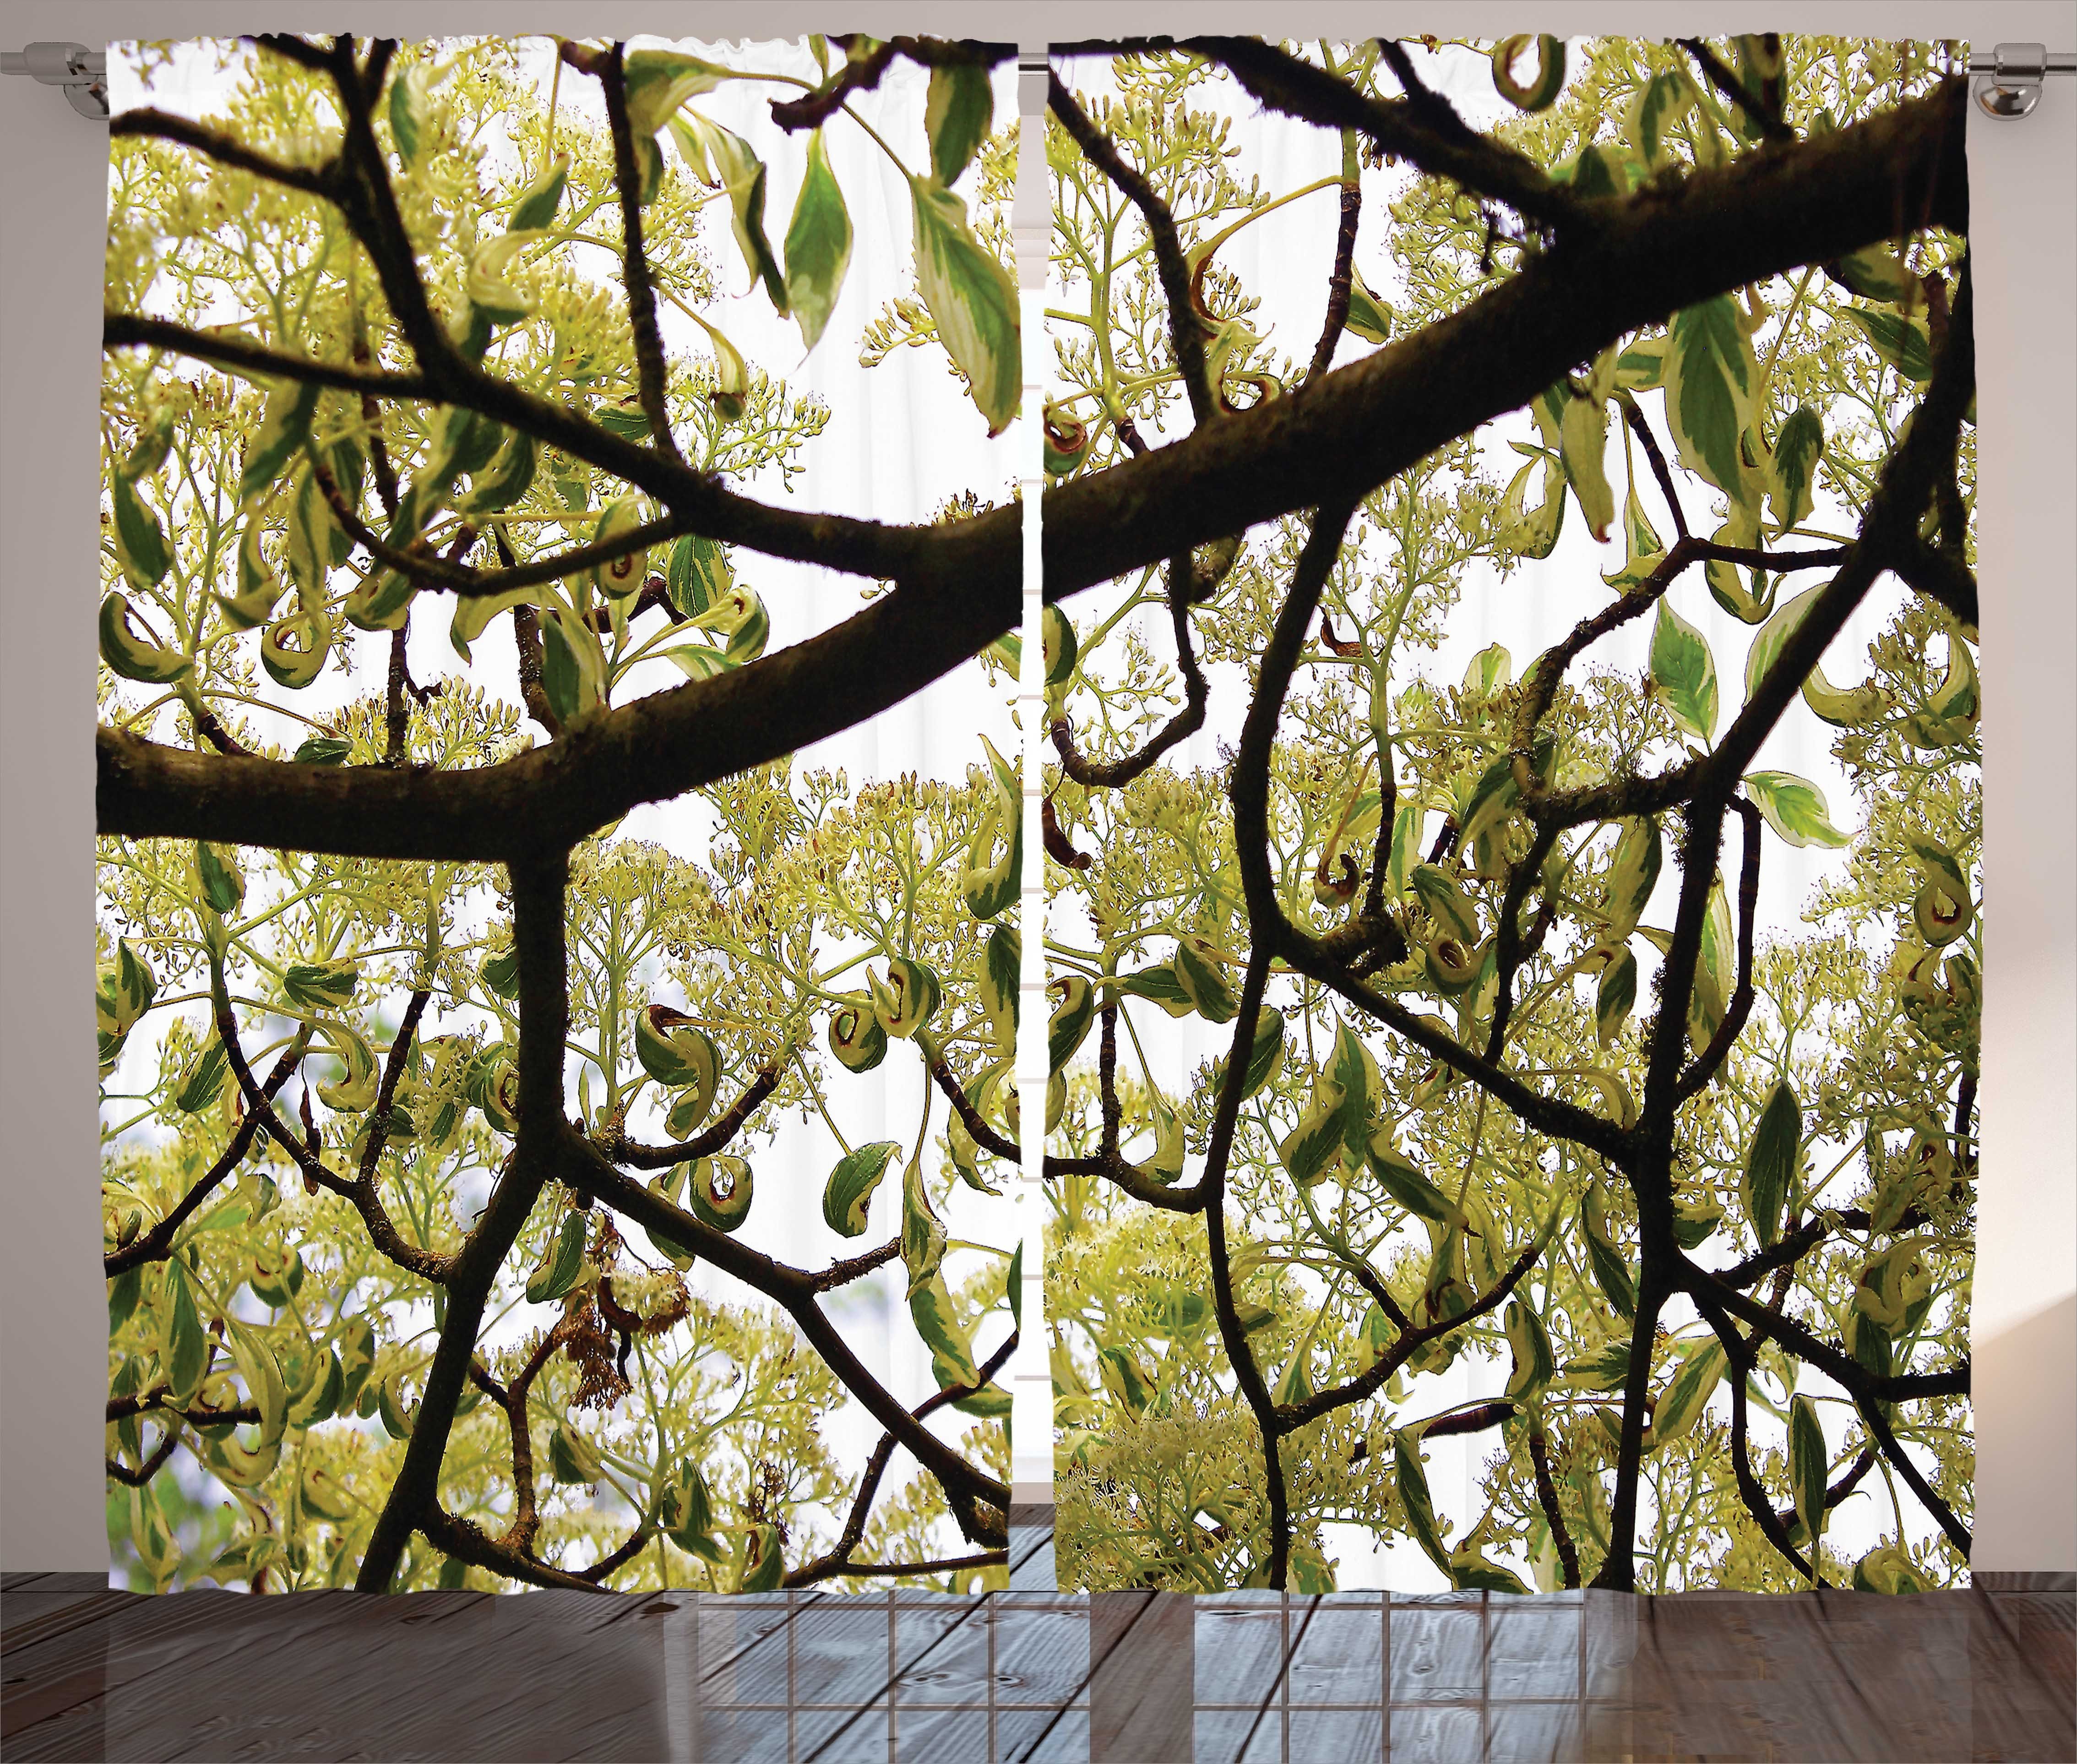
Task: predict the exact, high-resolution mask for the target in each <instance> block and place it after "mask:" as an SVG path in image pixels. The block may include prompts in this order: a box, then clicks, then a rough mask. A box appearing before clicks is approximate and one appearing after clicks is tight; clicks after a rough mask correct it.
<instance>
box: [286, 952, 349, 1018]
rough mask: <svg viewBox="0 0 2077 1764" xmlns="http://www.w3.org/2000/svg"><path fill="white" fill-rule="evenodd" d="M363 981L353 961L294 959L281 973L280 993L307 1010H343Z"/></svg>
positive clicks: (291, 1002) (293, 1003)
mask: <svg viewBox="0 0 2077 1764" xmlns="http://www.w3.org/2000/svg"><path fill="white" fill-rule="evenodd" d="M359 985H360V969H359V968H358V967H355V966H354V964H353V963H352V962H291V963H289V966H288V967H287V968H286V969H285V970H284V971H283V972H282V975H281V996H282V997H283V998H285V999H286V1000H287V1001H289V1003H290V1004H291V1005H301V1006H302V1008H303V1009H306V1010H314V1011H336V1010H343V1009H345V1007H346V1005H348V1002H349V1001H351V1000H352V997H353V994H354V989H355V988H356V987H357V986H359Z"/></svg>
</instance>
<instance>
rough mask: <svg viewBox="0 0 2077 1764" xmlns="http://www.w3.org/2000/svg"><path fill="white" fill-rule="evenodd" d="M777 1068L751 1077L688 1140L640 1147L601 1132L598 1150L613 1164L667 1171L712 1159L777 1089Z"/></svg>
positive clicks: (620, 1135) (765, 1068)
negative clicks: (701, 1130)
mask: <svg viewBox="0 0 2077 1764" xmlns="http://www.w3.org/2000/svg"><path fill="white" fill-rule="evenodd" d="M778 1085H779V1071H778V1068H777V1067H774V1066H767V1067H764V1069H763V1070H761V1071H760V1072H759V1073H758V1075H756V1076H755V1078H753V1079H751V1081H750V1083H749V1084H748V1085H747V1086H746V1087H745V1088H744V1090H743V1094H742V1095H741V1096H739V1097H737V1098H736V1099H735V1104H734V1105H733V1106H731V1107H730V1109H729V1110H728V1111H727V1113H725V1114H723V1115H722V1117H720V1118H719V1119H718V1120H717V1121H714V1122H713V1123H712V1125H710V1126H709V1127H708V1128H707V1130H706V1132H704V1133H700V1134H694V1135H693V1137H692V1138H689V1139H684V1140H681V1141H680V1142H678V1143H677V1144H676V1145H674V1146H640V1145H637V1144H635V1142H634V1141H633V1140H631V1139H630V1138H628V1137H627V1136H626V1134H617V1135H612V1136H608V1135H604V1134H601V1136H600V1137H599V1138H598V1140H597V1145H598V1148H599V1150H601V1151H602V1152H604V1153H605V1154H606V1156H607V1157H609V1158H610V1159H612V1160H613V1161H614V1163H624V1164H628V1165H631V1167H634V1168H635V1169H637V1170H668V1169H669V1168H670V1167H671V1166H672V1165H673V1164H680V1163H686V1162H687V1161H688V1160H689V1159H695V1158H711V1157H712V1156H713V1155H714V1154H715V1153H716V1152H718V1151H719V1150H721V1149H722V1147H723V1146H726V1145H727V1144H728V1142H730V1140H732V1139H733V1138H735V1136H736V1135H737V1134H739V1133H740V1132H741V1131H742V1130H743V1123H744V1122H745V1121H748V1120H749V1119H750V1117H751V1116H752V1115H754V1114H755V1113H757V1110H758V1108H759V1105H761V1104H762V1103H763V1102H764V1099H765V1098H766V1097H767V1096H770V1095H771V1094H772V1092H773V1091H774V1090H776V1088H778Z"/></svg>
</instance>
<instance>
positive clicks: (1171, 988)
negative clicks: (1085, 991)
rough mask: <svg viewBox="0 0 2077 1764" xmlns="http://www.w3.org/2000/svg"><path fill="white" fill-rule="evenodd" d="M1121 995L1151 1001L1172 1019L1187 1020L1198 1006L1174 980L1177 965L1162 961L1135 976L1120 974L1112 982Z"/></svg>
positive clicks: (1178, 981) (1180, 983) (1179, 983)
mask: <svg viewBox="0 0 2077 1764" xmlns="http://www.w3.org/2000/svg"><path fill="white" fill-rule="evenodd" d="M1112 984H1113V985H1114V986H1115V987H1116V988H1117V990H1118V992H1119V994H1120V995H1121V996H1124V997H1126V998H1147V999H1151V1000H1152V1001H1154V1002H1155V1004H1157V1005H1159V1006H1160V1007H1161V1008H1162V1009H1163V1010H1164V1011H1166V1012H1168V1014H1169V1015H1170V1016H1171V1017H1188V1015H1189V1014H1190V1013H1192V1012H1193V1011H1194V1010H1196V1009H1197V1004H1196V1001H1194V1000H1193V999H1192V998H1191V996H1190V995H1189V994H1188V992H1185V991H1184V989H1183V983H1182V982H1181V981H1180V980H1178V979H1177V978H1176V964H1175V963H1173V962H1162V963H1157V964H1156V965H1155V966H1154V967H1143V968H1141V969H1140V970H1139V971H1138V972H1137V973H1134V974H1121V975H1120V976H1118V978H1117V980H1115V981H1113V983H1112Z"/></svg>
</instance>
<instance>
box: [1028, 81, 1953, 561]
mask: <svg viewBox="0 0 2077 1764" xmlns="http://www.w3.org/2000/svg"><path fill="white" fill-rule="evenodd" d="M1965 100H1966V92H1965V90H1964V82H1963V81H1961V80H1958V79H1956V80H1950V81H1946V82H1944V83H1943V84H1942V85H1941V86H1940V87H1939V88H1938V89H1937V90H1936V91H1934V92H1933V93H1930V94H1927V95H1926V96H1925V97H1924V98H1915V99H1912V100H1909V101H1908V102H1905V103H1904V104H1901V105H1900V106H1897V107H1896V109H1894V110H1888V111H1884V112H1883V113H1882V114H1879V115H1877V116H1875V117H1871V118H1870V119H1868V120H1867V121H1866V122H1864V123H1855V124H1854V125H1852V126H1851V127H1848V128H1845V129H1842V130H1839V131H1837V132H1836V133H1834V134H1831V135H1825V136H1822V137H1821V138H1820V139H1816V140H1812V141H1805V142H1802V143H1800V144H1797V145H1796V146H1795V147H1792V148H1784V149H1782V150H1781V151H1779V152H1768V153H1759V154H1749V155H1746V156H1743V157H1742V158H1740V159H1738V160H1734V161H1733V162H1732V163H1731V164H1728V165H1726V166H1724V167H1722V168H1718V169H1714V170H1709V171H1702V172H1697V173H1692V174H1691V175H1689V176H1688V177H1685V178H1683V179H1681V180H1680V181H1678V182H1676V183H1670V184H1667V185H1658V184H1654V185H1649V186H1647V187H1646V188H1645V189H1641V190H1639V191H1638V192H1637V193H1634V195H1632V196H1630V197H1629V198H1626V199H1625V200H1624V201H1622V202H1618V203H1612V204H1609V205H1606V207H1605V211H1604V210H1602V209H1600V208H1597V210H1596V224H1595V225H1594V227H1592V228H1591V229H1590V230H1588V235H1587V236H1583V237H1580V238H1578V239H1571V238H1568V239H1565V240H1563V241H1562V242H1561V243H1559V245H1558V246H1557V247H1556V248H1554V249H1552V250H1551V251H1550V252H1546V253H1545V254H1543V255H1542V256H1540V257H1538V258H1536V259H1535V260H1534V261H1533V262H1532V263H1531V264H1530V265H1529V267H1528V268H1525V269H1524V270H1523V271H1521V273H1519V274H1518V275H1515V276H1513V277H1509V279H1508V280H1507V281H1504V282H1502V283H1501V284H1500V285H1498V286H1496V287H1495V288H1494V289H1492V291H1491V292H1489V293H1486V294H1484V295H1482V296H1480V297H1479V298H1478V299H1477V300H1475V301H1473V302H1471V304H1470V305H1469V306H1467V307H1465V308H1464V309H1463V310H1462V311H1461V312H1459V313H1456V314H1453V315H1452V316H1451V317H1450V318H1445V319H1442V320H1440V321H1438V322H1436V323H1434V324H1433V325H1430V326H1428V327H1426V328H1424V329H1423V330H1422V331H1421V332H1420V333H1419V334H1418V335H1415V336H1413V337H1409V338H1407V339H1405V340H1404V341H1401V342H1398V343H1391V344H1388V345H1387V346H1386V347H1383V348H1380V349H1377V350H1375V351H1373V352H1371V353H1370V354H1368V355H1367V356H1363V358H1362V359H1361V360H1357V361H1355V362H1351V364H1349V365H1347V367H1343V368H1337V369H1335V370H1334V372H1331V373H1329V374H1327V375H1326V376H1325V377H1322V379H1321V380H1319V381H1317V382H1316V383H1315V384H1314V385H1313V386H1311V387H1310V388H1309V389H1308V390H1307V392H1306V395H1305V397H1291V398H1271V399H1268V400H1266V401H1263V403H1261V404H1259V405H1258V406H1255V407H1254V408H1253V409H1251V410H1248V411H1247V412H1246V413H1244V414H1241V415H1238V416H1234V417H1231V418H1227V419H1226V420H1224V421H1222V422H1217V423H1214V424H1212V425H1210V426H1208V427H1207V428H1205V429H1204V430H1201V431H1199V432H1197V433H1196V434H1193V435H1188V436H1186V437H1185V438H1184V439H1182V440H1180V441H1178V442H1176V443H1173V444H1172V445H1171V446H1168V447H1160V448H1158V449H1155V451H1151V452H1149V453H1147V455H1145V456H1143V457H1140V458H1138V459H1134V460H1126V461H1124V462H1122V464H1118V465H1115V466H1113V467H1111V468H1109V469H1108V470H1106V471H1103V472H1093V473H1091V474H1088V476H1083V477H1077V478H1074V479H1071V480H1070V481H1068V482H1067V483H1065V484H1063V485H1059V486H1057V487H1056V488H1054V489H1049V490H1047V492H1046V496H1045V522H1044V524H1045V535H1046V540H1045V545H1046V597H1047V599H1048V600H1055V601H1057V600H1061V599H1063V598H1065V597H1068V596H1070V595H1072V594H1075V593H1079V592H1080V591H1081V590H1082V589H1084V588H1088V587H1092V586H1093V585H1096V584H1097V583H1099V582H1105V581H1109V580H1112V579H1113V578H1114V577H1116V576H1122V575H1124V574H1125V573H1126V572H1128V571H1130V570H1133V569H1135V568H1140V567H1142V566H1143V565H1144V564H1148V563H1151V562H1152V561H1154V560H1156V559H1159V558H1163V557H1168V556H1171V555H1174V553H1175V552H1176V551H1178V550H1179V549H1181V548H1183V547H1193V546H1197V545H1201V544H1203V543H1206V542H1208V541H1209V540H1211V539H1217V538H1219V537H1221V536H1222V535H1226V534H1230V533H1232V532H1234V531H1235V530H1239V529H1244V528H1246V527H1247V526H1252V525H1254V524H1255V523H1256V522H1260V521H1266V520H1272V519H1275V518H1277V517H1278V516H1280V515H1283V514H1288V513H1290V512H1291V511H1292V510H1295V509H1303V508H1311V507H1313V506H1315V505H1318V504H1319V503H1322V502H1324V501H1334V500H1336V499H1338V498H1339V497H1344V496H1347V497H1355V496H1360V495H1362V494H1363V493H1366V492H1367V491H1369V490H1371V489H1374V488H1375V487H1376V486H1377V485H1380V484H1382V483H1384V481H1386V480H1387V479H1388V478H1390V477H1392V476H1395V475H1396V473H1398V472H1401V471H1403V470H1405V468H1406V467H1408V466H1409V465H1411V464H1413V463H1414V462H1415V461H1416V460H1421V459H1423V458H1426V456H1428V455H1429V454H1430V453H1432V452H1433V451H1434V450H1435V449H1436V448H1437V447H1440V446H1442V444H1443V443H1445V442H1446V441H1449V440H1450V439H1452V438H1453V437H1455V436H1456V435H1463V434H1466V433H1468V432H1469V431H1471V429H1473V428H1475V427H1476V426H1478V425H1479V424H1480V423H1481V422H1488V421H1490V420H1491V419H1492V418H1494V417H1496V416H1499V415H1501V414H1503V413H1505V412H1506V411H1509V410H1517V409H1519V408H1520V407H1521V406H1524V405H1526V404H1527V403H1528V402H1529V401H1530V400H1531V399H1532V398H1534V397H1535V396H1536V395H1537V394H1538V393H1540V392H1542V390H1544V389H1545V388H1546V387H1547V386H1549V385H1551V384H1552V383H1553V382H1554V381H1556V380H1557V379H1558V378H1559V377H1560V376H1561V375H1563V373H1564V372H1566V371H1567V369H1568V368H1571V367H1572V366H1574V365H1575V364H1577V363H1580V362H1582V361H1586V360H1591V359H1592V357H1593V356H1596V355H1597V354H1599V353H1600V351H1602V350H1603V349H1605V348H1606V347H1608V346H1609V344H1610V343H1614V342H1616V341H1617V339H1620V338H1621V337H1622V336H1624V335H1626V334H1627V333H1628V332H1630V331H1634V330H1636V329H1637V328H1638V327H1640V326H1644V325H1649V324H1654V323H1657V322H1660V321H1662V320H1663V319H1664V318H1667V315H1668V314H1671V313H1673V312H1675V311H1677V310H1679V309H1680V308H1682V307H1684V306H1692V305H1694V304H1696V302H1699V301H1702V300H1706V299H1709V297H1712V296H1713V295H1716V294H1718V293H1723V292H1724V291H1725V289H1734V288H1742V287H1743V286H1745V285H1746V284H1747V283H1749V282H1753V281H1761V280H1763V279H1764V278H1765V277H1768V276H1771V275H1775V274H1778V273H1780V272H1782V271H1784V270H1787V269H1792V268H1796V267H1798V266H1799V265H1800V264H1808V263H1817V262H1822V261H1825V260H1829V259H1832V258H1834V257H1837V256H1839V255H1840V254H1841V253H1842V252H1850V251H1854V250H1857V249H1858V248H1860V247H1862V246H1863V245H1867V244H1871V243H1875V241H1876V240H1878V239H1885V238H1888V237H1889V236H1890V235H1892V233H1893V232H1894V231H1896V218H1895V217H1896V214H1899V213H1900V212H1901V213H1903V214H1906V215H1908V216H1911V217H1913V218H1917V217H1921V216H1922V217H1923V218H1924V219H1925V221H1926V222H1927V223H1929V224H1933V225H1938V226H1943V227H1950V228H1953V229H1954V230H1956V231H1963V230H1966V227H1967V221H1968V211H1967V166H1966V164H1965V160H1964V156H1963V106H1964V103H1965ZM1957 328H1958V329H1961V328H1963V327H1960V326H1958V327H1957ZM1964 402H1966V399H1965V400H1964Z"/></svg>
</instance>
